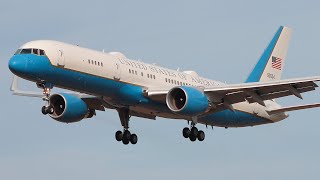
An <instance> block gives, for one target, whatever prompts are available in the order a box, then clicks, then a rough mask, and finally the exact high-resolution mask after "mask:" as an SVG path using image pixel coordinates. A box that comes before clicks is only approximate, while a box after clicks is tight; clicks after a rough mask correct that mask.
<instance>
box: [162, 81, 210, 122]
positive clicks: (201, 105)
mask: <svg viewBox="0 0 320 180" xmlns="http://www.w3.org/2000/svg"><path fill="white" fill-rule="evenodd" d="M166 102H167V106H168V107H169V109H170V110H171V111H173V112H174V113H176V114H180V115H186V116H197V115H200V114H202V113H204V112H206V110H207V109H208V107H209V102H208V98H207V96H206V95H205V94H204V93H203V91H201V90H199V89H196V88H193V87H188V86H181V87H174V88H172V89H171V90H170V91H169V93H168V94H167V97H166Z"/></svg>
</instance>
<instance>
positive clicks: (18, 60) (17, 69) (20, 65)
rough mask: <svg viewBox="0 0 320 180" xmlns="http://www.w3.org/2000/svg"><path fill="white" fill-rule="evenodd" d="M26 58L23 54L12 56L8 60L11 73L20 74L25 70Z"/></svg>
mask: <svg viewBox="0 0 320 180" xmlns="http://www.w3.org/2000/svg"><path fill="white" fill-rule="evenodd" d="M26 68H27V59H26V58H25V57H23V56H19V55H18V56H13V57H12V58H11V59H10V60H9V69H10V71H11V72H12V73H13V74H16V75H21V74H24V73H25V72H26Z"/></svg>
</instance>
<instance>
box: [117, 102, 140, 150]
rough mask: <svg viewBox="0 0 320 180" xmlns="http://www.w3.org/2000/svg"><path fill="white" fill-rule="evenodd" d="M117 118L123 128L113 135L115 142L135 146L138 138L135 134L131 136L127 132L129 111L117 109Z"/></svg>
mask: <svg viewBox="0 0 320 180" xmlns="http://www.w3.org/2000/svg"><path fill="white" fill-rule="evenodd" d="M118 114H119V118H120V121H121V125H122V126H123V131H117V132H116V134H115V138H116V140H117V141H122V143H123V144H125V145H127V144H129V143H131V144H137V142H138V136H137V135H136V134H131V132H130V131H129V120H130V115H129V109H127V108H121V109H118Z"/></svg>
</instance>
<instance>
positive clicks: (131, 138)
mask: <svg viewBox="0 0 320 180" xmlns="http://www.w3.org/2000/svg"><path fill="white" fill-rule="evenodd" d="M130 142H131V144H137V142H138V136H137V135H136V134H131V137H130Z"/></svg>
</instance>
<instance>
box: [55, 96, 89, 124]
mask: <svg viewBox="0 0 320 180" xmlns="http://www.w3.org/2000/svg"><path fill="white" fill-rule="evenodd" d="M49 104H50V106H52V107H53V109H54V112H53V113H52V114H49V116H50V117H51V118H53V119H55V120H57V121H60V122H64V123H72V122H78V121H80V120H82V119H84V118H86V117H87V116H88V114H90V113H89V112H91V111H90V110H89V109H88V107H87V104H86V103H85V102H84V101H83V100H82V99H80V98H78V97H76V96H74V95H71V94H66V93H63V94H52V95H51V96H50V97H49Z"/></svg>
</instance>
